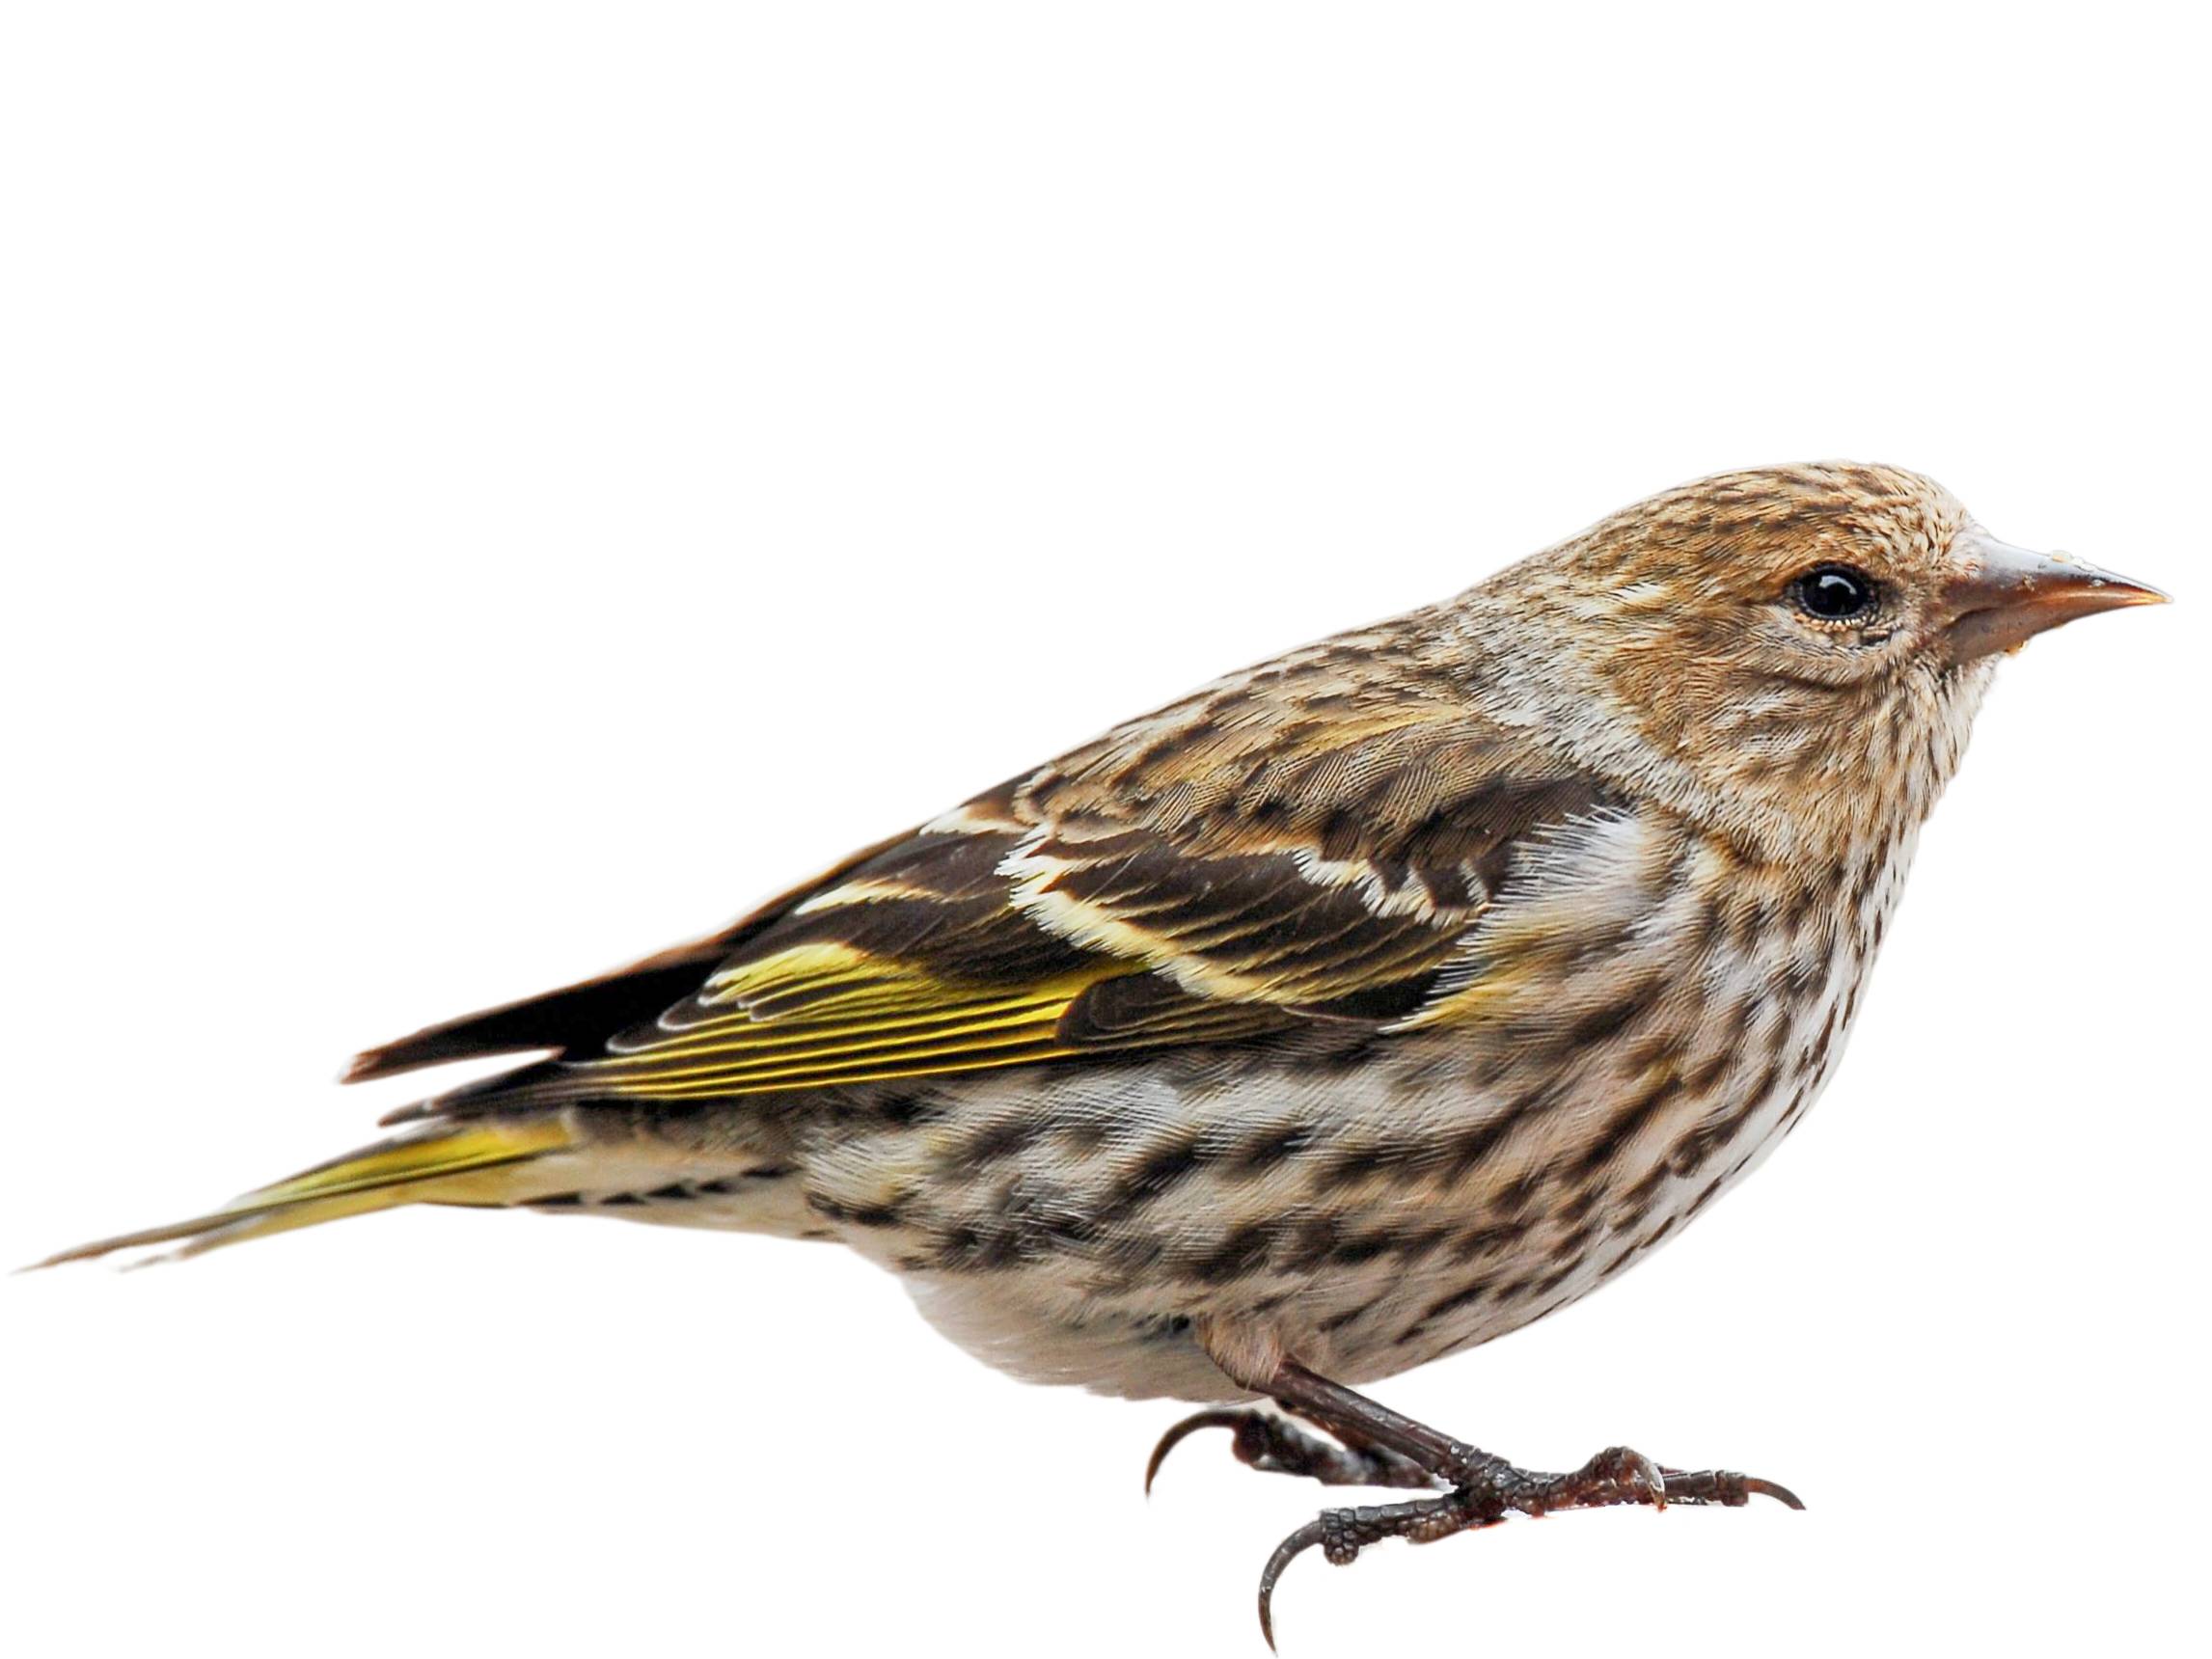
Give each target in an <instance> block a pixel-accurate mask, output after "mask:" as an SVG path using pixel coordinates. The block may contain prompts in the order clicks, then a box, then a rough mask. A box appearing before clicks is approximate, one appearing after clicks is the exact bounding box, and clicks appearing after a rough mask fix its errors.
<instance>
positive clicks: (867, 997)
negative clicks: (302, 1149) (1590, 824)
mask: <svg viewBox="0 0 2212 1659" xmlns="http://www.w3.org/2000/svg"><path fill="white" fill-rule="evenodd" d="M1339 648H1341V647H1339ZM1316 649H1317V650H1320V649H1323V648H1319V647H1317V648H1316ZM1355 660H1358V661H1362V662H1364V661H1365V658H1364V657H1361V658H1358V659H1355ZM1297 661H1298V660H1297V659H1296V658H1293V659H1286V660H1285V661H1284V663H1282V664H1277V665H1273V666H1270V670H1268V671H1267V672H1268V674H1269V675H1270V676H1271V677H1269V678H1256V677H1255V676H1254V675H1246V676H1241V677H1239V678H1238V679H1236V680H1232V681H1227V682H1223V683H1221V684H1220V685H1219V686H1216V687H1213V688H1209V689H1208V691H1207V692H1205V693H1201V694H1199V695H1198V696H1196V697H1194V698H1191V699H1189V700H1188V701H1187V702H1186V703H1183V704H1178V705H1175V706H1174V707H1173V708H1170V709H1168V710H1164V711H1162V712H1161V714H1159V715H1156V716H1153V717H1150V718H1148V719H1147V720H1145V721H1136V722H1133V723H1132V724H1131V725H1130V726H1127V727H1123V728H1121V729H1120V730H1119V731H1117V732H1115V733H1112V734H1109V736H1108V737H1106V738H1105V739H1102V740H1101V741H1100V742H1099V743H1097V744H1094V745H1092V746H1091V747H1090V748H1087V749H1083V750H1079V751H1077V752H1076V753H1075V754H1072V755H1070V756H1067V757H1065V758H1063V759H1062V760H1060V761H1056V762H1053V763H1051V765H1048V766H1046V767H1044V768H1041V769H1040V770H1039V771H1037V772H1035V773H1032V774H1029V775H1025V776H1024V777H1022V778H1019V779H1016V780H1014V781H1013V782H1011V783H1009V784H1007V785H1004V786H1002V787H1001V788H999V789H997V790H995V791H992V792H990V793H988V794H986V795H984V796H981V797H978V798H977V799H976V800H974V801H972V802H969V803H968V804H967V805H966V806H964V807H962V808H960V809H959V810H957V811H955V812H953V813H951V814H948V815H946V816H945V817H944V818H942V819H939V820H937V821H935V822H934V823H932V824H930V825H927V826H924V827H923V828H922V829H919V830H917V831H915V832H914V833H913V834H911V835H908V836H905V837H903V838H900V839H898V840H896V841H894V842H892V843H890V844H888V845H887V846H885V847H882V848H880V849H877V850H874V851H872V852H871V854H869V855H867V856H863V857H860V858H859V859H857V860H854V861H851V862H849V863H848V864H847V865H845V866H841V867H840V869H839V870H838V871H837V872H834V873H833V875H832V876H830V877H828V878H826V879H824V880H823V881H822V882H820V883H818V884H814V885H813V886H811V887H808V888H806V889H803V890H801V892H800V893H798V894H797V895H796V896H794V897H793V898H791V899H790V900H788V901H786V902H784V903H782V904H781V905H780V906H778V907H777V908H775V909H773V910H772V911H769V912H764V913H763V914H761V915H758V916H755V917H753V918H750V919H749V920H748V921H747V922H746V923H743V924H740V927H739V928H738V929H735V930H732V932H731V933H730V934H727V935H724V936H721V937H720V938H718V939H717V940H710V941H705V942H704V943H703V944H702V945H701V946H696V947H688V948H687V950H686V951H683V952H678V953H672V954H671V955H670V956H669V957H664V958H659V959H655V960H654V961H653V962H651V963H648V964H645V965H641V967H640V968H639V969H637V970H633V972H631V973H630V974H627V975H618V976H614V978H612V979H610V980H608V981H602V982H597V983H596V984H595V985H593V986H587V987H579V988H577V989H575V990H572V991H569V992H565V993H556V994H555V996H554V997H551V998H545V999H540V1001H539V1002H538V1003H535V1004H524V1005H519V1006H518V1008H511V1009H506V1010H499V1011H495V1012H494V1014H493V1015H490V1016H483V1017H478V1019H477V1020H474V1021H471V1020H463V1021H457V1022H455V1023H453V1024H451V1025H448V1026H443V1027H438V1028H436V1029H435V1030H434V1032H432V1033H427V1034H424V1036H423V1037H422V1038H417V1039H407V1040H403V1041H402V1042H401V1043H399V1044H396V1045H393V1046H391V1047H388V1048H386V1049H382V1050H378V1051H375V1053H374V1054H372V1055H371V1056H369V1057H367V1058H366V1059H365V1061H364V1063H363V1064H362V1065H361V1066H360V1067H359V1068H357V1074H364V1075H378V1074H384V1073H386V1072H390V1071H396V1070H400V1069H403V1068H404V1067H405V1066H406V1065H408V1064H415V1063H423V1060H425V1059H429V1058H445V1057H450V1056H451V1055H452V1054H454V1053H456V1052H462V1051H467V1048H468V1044H469V1041H470V1033H471V1032H472V1030H478V1031H481V1032H482V1033H483V1034H484V1035H485V1036H486V1037H487V1038H499V1039H502V1040H504V1039H505V1038H507V1037H511V1036H513V1035H515V1034H518V1033H525V1032H527V1033H529V1034H531V1035H532V1036H533V1038H534V1039H535V1041H537V1042H538V1043H542V1044H544V1045H545V1046H547V1047H558V1048H560V1050H561V1051H562V1053H561V1058H560V1059H559V1060H558V1061H555V1062H549V1063H547V1064H545V1065H542V1066H539V1067H535V1068H533V1069H531V1071H529V1072H528V1073H525V1074H513V1075H512V1076H511V1077H510V1078H506V1079H493V1080H491V1081H490V1082H489V1083H486V1084H481V1085H473V1086H471V1088H469V1089H467V1090H464V1091H462V1092H461V1093H460V1094H459V1095H456V1096H448V1097H446V1098H444V1100H442V1101H437V1102H431V1103H430V1104H431V1105H432V1106H433V1107H434V1108H435V1109H440V1110H454V1109H462V1110H465V1109H468V1108H469V1106H470V1105H471V1104H473V1103H475V1102H478V1101H480V1102H482V1103H483V1104H487V1105H488V1104H505V1103H513V1102H517V1101H520V1100H522V1099H525V1098H527V1099H530V1100H533V1101H535V1100H561V1099H566V1100H587V1099H602V1100H604V1099H650V1100H657V1101H707V1100H714V1099H723V1098H727V1097H732V1096H742V1095H756V1094H768V1093H779V1092H783V1091H788V1090H800V1089H811V1088H818V1087H822V1086H826V1085H831V1084H838V1083H860V1082H873V1081H878V1080H883V1079H888V1078H899V1077H916V1076H926V1075H936V1074H949V1073H957V1072H972V1071H978V1070H984V1069H990V1068H996V1067H1003V1066H1015V1065H1028V1064H1034V1063H1037V1062H1041V1061H1058V1060H1070V1059H1075V1058H1079V1057H1083V1056H1091V1055H1100V1054H1106V1053H1113V1052H1122V1051H1133V1050H1138V1049H1152V1048H1159V1047H1167V1046H1176V1045H1185V1044H1214V1043H1226V1042H1235V1041H1240V1040H1243V1039H1247V1038H1253V1037H1261V1036H1268V1035H1272V1034H1277V1033H1281V1032H1284V1031H1287V1030H1291V1029H1294V1028H1297V1027H1300V1026H1308V1027H1311V1026H1316V1025H1324V1024H1349V1025H1351V1026H1353V1027H1358V1028H1365V1029H1371V1030H1381V1029H1385V1028H1387V1027H1388V1026H1389V1025H1390V1024H1391V1023H1392V1022H1393V1021H1396V1020H1401V1019H1404V1018H1405V1017H1406V1016H1407V1015H1409V1014H1411V1013H1412V1012H1413V1011H1414V1010H1415V1009H1416V1008H1418V1007H1419V1005H1420V1004H1421V1002H1422V1001H1423V999H1424V998H1425V997H1426V996H1427V995H1428V994H1429V993H1430V991H1431V990H1432V988H1433V987H1434V985H1435V983H1436V980H1437V977H1438V975H1439V974H1440V973H1441V972H1442V971H1443V970H1444V969H1445V967H1446V965H1448V964H1449V963H1450V962H1451V960H1452V958H1453V955H1454V951H1455V949H1456V947H1457V946H1458V945H1459V943H1460V941H1461V938H1462V936H1463V935H1464V934H1465V932H1466V930H1467V929H1468V927H1469V926H1470V925H1471V924H1472V922H1473V920H1474V918H1475V917H1476V916H1477V915H1478V914H1480V913H1481V911H1482V910H1483V909H1484V907H1485V906H1486V905H1487V904H1488V903H1489V901H1490V898H1491V895H1492V894H1493V893H1494V892H1495V891H1496V890H1497V888H1498V887H1499V885H1500V884H1502V883H1503V882H1504V881H1505V879H1506V878H1507V876H1508V874H1509V873H1510V870H1511V868H1512V865H1513V862H1514V859H1515V858H1516V856H1517V855H1518V854H1519V853H1520V852H1521V851H1522V850H1524V849H1525V847H1526V846H1527V845H1528V844H1529V842H1530V841H1531V839H1532V837H1536V836H1539V835H1541V834H1542V833H1543V829H1545V827H1546V826H1553V825H1558V824H1561V823H1565V822H1568V821H1570V820H1573V819H1575V818H1577V817H1580V816H1582V815H1585V814H1588V813H1590V812H1593V811H1595V810H1598V808H1600V807H1601V806H1603V805H1604V804H1605V798H1604V796H1603V792H1602V791H1601V790H1600V789H1598V786H1597V785H1595V784H1594V783H1593V782H1592V780H1590V779H1588V778H1587V777H1583V776H1580V775H1575V774H1574V773H1572V772H1571V771H1569V770H1566V769H1564V768H1562V767H1561V766H1559V765H1558V764H1556V763H1553V762H1549V761H1545V760H1541V759H1538V758H1536V757H1534V756H1533V755H1532V753H1531V751H1529V750H1528V749H1527V748H1524V747H1522V746H1521V744H1520V742H1519V741H1518V740H1516V739H1515V738H1513V737H1511V736H1510V735H1509V734H1506V733H1503V732H1501V731H1499V730H1498V729H1496V728H1494V727H1488V726H1486V725H1484V724H1483V723H1482V722H1480V721H1477V720H1475V719H1474V718H1473V717H1472V716H1471V715H1470V714H1469V712H1468V710H1467V708H1466V706H1465V704H1464V702H1463V701H1462V700H1461V699H1460V698H1458V697H1456V696H1448V695H1443V694H1438V693H1436V692H1434V691H1432V690H1428V689H1418V690H1416V689H1409V688H1408V687H1407V686H1406V684H1405V683H1404V681H1405V676H1404V675H1403V674H1398V673H1392V674H1387V675H1380V676H1377V677H1376V678H1374V679H1361V678H1360V677H1359V676H1358V675H1356V674H1348V673H1347V672H1345V671H1344V670H1343V668H1342V666H1341V665H1340V666H1337V667H1336V668H1335V669H1333V670H1327V669H1324V671H1322V672H1318V673H1313V674H1308V675H1304V676H1301V675H1299V674H1297V673H1296V672H1295V671H1290V670H1295V668H1296V666H1297ZM1286 665H1287V667H1286ZM1286 673H1288V678H1289V682H1290V683H1289V686H1288V687H1287V688H1286V686H1285V684H1284V683H1283V680H1284V676H1285V675H1286ZM1309 681H1310V684H1309V683H1305V682H1309ZM1378 681H1379V682H1380V683H1378ZM1301 686H1302V689H1301ZM1332 694H1333V696H1334V700H1324V698H1328V697H1330V696H1331V695H1332ZM710 954H711V960H707V958H709V956H710ZM686 976H688V977H689V981H690V984H689V989H688V993H684V994H678V995H669V988H670V986H671V985H672V984H674V983H676V982H677V981H679V980H681V979H683V978H684V977H686ZM647 998H650V999H651V1006H650V1007H649V1009H644V1010H640V1004H641V1002H642V1000H644V999H647ZM533 1009H535V1010H537V1011H538V1014H533V1013H532V1012H531V1011H532V1010H533ZM633 1010H637V1011H639V1012H637V1017H636V1018H634V1019H631V1020H626V1021H612V1022H608V1023H603V1024H600V1025H599V1026H598V1028H597V1029H596V1030H589V1031H587V1030H585V1029H583V1028H582V1027H581V1026H571V1027H569V1028H568V1029H566V1030H562V1029H560V1027H561V1025H562V1023H563V1022H564V1021H568V1020H572V1019H575V1018H578V1017H584V1016H590V1017H600V1018H603V1017H604V1016H605V1015H607V1014H608V1013H611V1012H617V1011H633ZM548 1012H550V1013H551V1014H552V1015H556V1016H558V1018H557V1019H556V1018H540V1017H539V1015H543V1014H546V1013H548ZM487 1046H488V1045H487Z"/></svg>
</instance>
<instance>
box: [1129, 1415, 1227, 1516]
mask: <svg viewBox="0 0 2212 1659" xmlns="http://www.w3.org/2000/svg"><path fill="white" fill-rule="evenodd" d="M1244 1417H1245V1413H1244V1412H1243V1411H1241V1410H1239V1409H1237V1408H1236V1407H1234V1406H1227V1405H1216V1406H1213V1407H1211V1408H1209V1409H1207V1410H1205V1411H1194V1412H1192V1413H1191V1414H1190V1415H1189V1416H1188V1417H1186V1418H1185V1419H1184V1420H1183V1421H1182V1422H1181V1423H1178V1424H1176V1425H1175V1426H1174V1427H1173V1428H1170V1429H1168V1431H1167V1432H1166V1433H1165V1434H1162V1435H1161V1437H1160V1444H1159V1445H1157V1446H1155V1447H1154V1448H1153V1449H1152V1457H1151V1460H1150V1461H1148V1462H1147V1463H1146V1464H1145V1466H1144V1495H1145V1496H1146V1497H1148V1498H1149V1497H1151V1496H1152V1481H1153V1477H1154V1476H1156V1475H1158V1474H1159V1473H1160V1466H1161V1464H1162V1463H1164V1462H1166V1461H1167V1455H1168V1454H1169V1453H1170V1452H1172V1451H1174V1450H1175V1449H1176V1447H1178V1446H1180V1445H1182V1444H1183V1442H1184V1441H1185V1440H1187V1439H1188V1438H1189V1437H1190V1436H1191V1435H1192V1434H1194V1433H1196V1432H1197V1431H1198V1430H1199V1429H1201V1428H1226V1429H1229V1430H1230V1431H1231V1432H1234V1431H1235V1430H1237V1429H1238V1428H1242V1427H1243V1422H1244Z"/></svg>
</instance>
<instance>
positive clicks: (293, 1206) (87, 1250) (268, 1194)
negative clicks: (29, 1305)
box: [37, 1116, 574, 1267]
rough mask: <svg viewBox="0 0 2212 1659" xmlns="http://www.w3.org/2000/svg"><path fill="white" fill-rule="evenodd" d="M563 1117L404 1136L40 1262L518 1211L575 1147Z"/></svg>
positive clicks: (480, 1122)
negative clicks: (391, 1215) (535, 1182)
mask: <svg viewBox="0 0 2212 1659" xmlns="http://www.w3.org/2000/svg"><path fill="white" fill-rule="evenodd" d="M573 1144H574V1143H573V1138H572V1136H571V1135H570V1132H569V1129H568V1128H567V1126H566V1125H565V1124H564V1123H563V1122H562V1121H561V1120H560V1118H559V1117H557V1116H533V1117H527V1118H523V1117H518V1118H509V1119H492V1118H477V1119H472V1120H469V1121H466V1122H461V1123H449V1124H442V1125H439V1126H438V1127H437V1128H435V1129H430V1130H428V1131H427V1132H423V1133H416V1134H410V1135H399V1136H395V1137H394V1138H393V1139H391V1140H386V1141H379V1142H378V1143H377V1144H376V1145H374V1146H369V1147H364V1148H362V1149H361V1151H359V1152H354V1153H348V1154H347V1155H346V1156H343V1157H339V1158H333V1159H331V1161H330V1162H328V1163H322V1164H317V1165H316V1166H315V1167H314V1168H313V1169H309V1170H303V1171H301V1172H300V1173H299V1174H298V1175H295V1176H293V1177H291V1178H290V1179H289V1180H288V1181H280V1182H277V1183H274V1184H273V1185H270V1186H264V1187H261V1188H260V1189H259V1190H258V1191H255V1192H249V1193H247V1194H246V1195H245V1196H243V1197H242V1198H236V1199H233V1200H232V1201H231V1202H230V1203H229V1204H226V1205H225V1206H223V1208H222V1209H220V1210H210V1211H208V1212H207V1213H206V1214H205V1215H200V1216H195V1217H194V1218H193V1219H191V1220H190V1221H177V1222H172V1223H171V1224H170V1225H168V1226H166V1227H149V1228H147V1229H146V1230H145V1231H143V1232H140V1233H124V1234H121V1235H119V1236H117V1237H113V1238H101V1239H98V1240H96V1241H95V1242H94V1243H91V1244H79V1245H78V1246H77V1247H76V1248H75V1249H73V1250H64V1251H62V1252H61V1253H60V1254H59V1255H56V1256H49V1257H48V1258H47V1259H46V1260H45V1261H43V1262H41V1263H38V1264H37V1265H38V1266H41V1267H52V1266H57V1265H60V1264H62V1263H64V1262H82V1261H85V1260H87V1259H88V1258H91V1257H94V1256H105V1255H106V1254H108V1252H110V1251H111V1250H133V1249H138V1248H141V1247H143V1246H146V1245H150V1244H169V1243H174V1242H176V1241H178V1240H179V1239H181V1240H183V1241H184V1242H183V1244H182V1245H181V1247H180V1248H178V1249H177V1250H175V1251H172V1252H169V1253H168V1256H165V1257H164V1258H162V1259H163V1260H167V1259H169V1258H170V1257H176V1258H181V1257H185V1256H197V1255H200V1254H201V1253H202V1252H204V1251H207V1250H219V1249H221V1248H222V1247H223V1246H224V1245H226V1244H238V1243H242V1242H244V1241H245V1240H246V1239H248V1238H261V1237H267V1236H268V1235H269V1234H271V1233H284V1232H288V1231H289V1230H290V1229H292V1228H294V1227H314V1226H316V1225H317V1224H319V1223H321V1222H324V1221H337V1220H339V1219H341V1217H344V1216H347V1215H366V1214H367V1213H369V1211H370V1210H390V1209H393V1208H394V1207H396V1206H397V1205H402V1204H511V1203H514V1202H516V1201H517V1200H518V1199H520V1198H523V1197H526V1196H528V1186H529V1184H530V1183H528V1182H527V1180H526V1178H524V1177H523V1175H522V1170H523V1167H524V1166H525V1165H528V1164H530V1163H533V1162H535V1161H536V1160H537V1159H539V1158H542V1157H546V1156H550V1155H552V1154H554V1153H559V1152H563V1151H566V1150H567V1149H568V1148H569V1147H570V1146H571V1145H573Z"/></svg>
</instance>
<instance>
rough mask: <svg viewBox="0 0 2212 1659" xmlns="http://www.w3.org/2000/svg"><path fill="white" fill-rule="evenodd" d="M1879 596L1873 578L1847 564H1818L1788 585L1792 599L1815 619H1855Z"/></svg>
mask: <svg viewBox="0 0 2212 1659" xmlns="http://www.w3.org/2000/svg"><path fill="white" fill-rule="evenodd" d="M1880 597H1881V591H1880V589H1879V588H1877V587H1876V586H1875V585H1874V579H1873V578H1872V577H1871V576H1869V575H1868V574H1867V573H1866V572H1865V571H1863V570H1853V569H1852V568H1851V567H1850V566H1849V565H1847V564H1820V565H1816V566H1814V567H1813V568H1812V569H1811V570H1808V571H1807V572H1806V573H1805V574H1804V575H1803V576H1800V577H1799V578H1798V579H1797V580H1796V581H1795V582H1792V583H1791V584H1790V585H1789V598H1790V602H1791V603H1792V604H1794V605H1795V606H1796V607H1797V609H1798V610H1800V611H1802V612H1805V614H1806V615H1808V616H1810V617H1812V618H1813V619H1814V620H1815V621H1816V622H1855V621H1857V620H1858V619H1859V618H1860V617H1862V616H1866V615H1869V614H1871V612H1872V611H1873V609H1874V607H1875V605H1876V604H1877V603H1879V601H1880Z"/></svg>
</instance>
